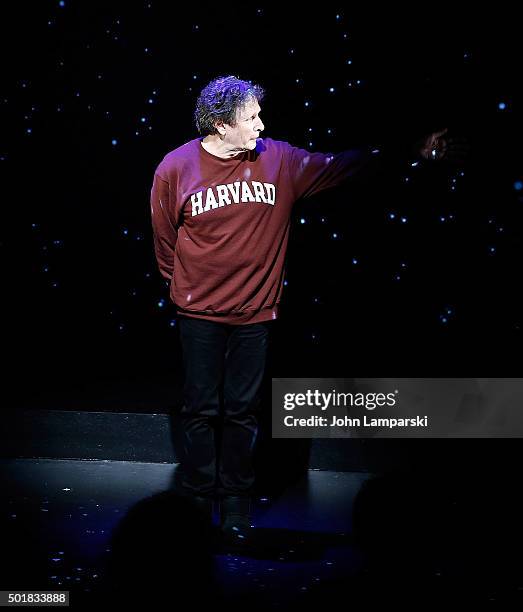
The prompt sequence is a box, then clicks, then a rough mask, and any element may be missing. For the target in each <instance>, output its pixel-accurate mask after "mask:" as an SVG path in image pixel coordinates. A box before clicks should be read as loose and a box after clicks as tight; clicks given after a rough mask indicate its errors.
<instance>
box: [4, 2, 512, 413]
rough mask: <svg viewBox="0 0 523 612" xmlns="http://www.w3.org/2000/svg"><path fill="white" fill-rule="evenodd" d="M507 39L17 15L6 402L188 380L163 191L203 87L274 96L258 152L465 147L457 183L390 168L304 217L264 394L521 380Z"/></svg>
mask: <svg viewBox="0 0 523 612" xmlns="http://www.w3.org/2000/svg"><path fill="white" fill-rule="evenodd" d="M513 22H514V17H513V16H511V15H509V14H505V15H504V16H503V17H502V18H495V17H493V16H492V15H491V16H489V18H488V19H485V20H484V21H481V20H480V16H479V15H478V14H477V13H476V15H475V18H474V20H473V21H471V20H470V19H469V18H468V17H467V18H462V17H460V16H458V15H457V14H456V13H455V12H451V11H450V10H449V11H448V12H446V13H444V12H441V13H439V14H438V13H437V12H427V13H423V12H421V10H419V11H418V13H416V12H411V11H409V12H407V11H404V12H403V13H402V12H401V11H397V10H395V11H392V10H391V9H389V11H388V12H386V13H383V12H382V13H379V14H376V13H375V14H371V13H369V14H366V15H364V14H362V13H361V12H357V11H355V10H353V8H352V7H350V6H348V5H343V4H338V5H329V4H325V3H321V5H319V6H316V7H311V8H301V9H299V10H298V9H296V8H288V9H281V8H280V7H276V6H263V5H256V4H249V3H248V4H247V5H243V4H241V3H239V4H237V5H227V6H223V7H220V6H218V5H214V4H213V5H212V6H204V7H202V6H200V5H196V4H191V3H187V5H186V6H184V7H180V5H179V4H175V3H171V2H159V1H158V0H151V1H143V2H108V3H106V2H104V3H101V2H79V1H76V2H75V1H72V0H64V1H57V2H38V3H36V2H35V3H29V4H27V3H23V4H20V5H18V6H16V5H14V4H12V5H11V6H10V7H9V9H8V10H7V9H5V11H4V19H3V22H2V26H1V27H2V46H3V49H2V57H3V59H4V75H5V76H4V83H3V84H4V87H3V93H2V96H1V108H2V117H3V128H2V136H3V138H2V142H1V145H0V146H1V150H0V162H1V167H2V168H3V170H4V181H3V185H4V201H3V207H2V216H3V223H2V232H1V249H2V254H3V257H2V279H3V283H2V286H3V290H4V291H3V314H4V316H3V322H4V353H5V355H6V356H7V360H6V361H7V364H6V365H5V366H4V375H5V380H6V384H7V387H8V388H11V390H12V391H13V392H14V393H13V394H14V395H16V396H18V397H21V396H23V397H24V398H26V399H27V398H31V401H33V400H35V398H37V397H41V396H42V394H45V393H53V392H56V391H57V390H58V389H60V390H62V392H64V393H69V397H73V396H74V394H75V393H78V392H79V390H80V389H82V388H84V389H85V388H87V387H89V385H95V384H96V383H97V381H111V380H120V381H124V382H125V381H128V380H157V381H161V380H164V381H167V380H172V379H174V378H176V377H177V376H178V374H179V371H180V368H181V355H180V347H179V342H178V337H177V326H176V317H175V312H174V309H173V307H172V305H171V304H170V303H169V297H168V288H167V286H166V283H165V281H164V280H163V279H162V278H161V276H160V273H159V271H158V269H157V266H156V261H155V259H154V252H153V246H152V233H151V224H150V216H149V215H150V210H149V193H150V188H151V183H152V177H153V173H154V169H155V168H156V166H157V164H158V163H159V162H160V161H161V159H162V158H163V156H164V155H165V154H166V153H167V152H168V151H170V150H172V149H174V148H177V147H178V146H180V145H182V144H183V143H185V142H187V141H188V140H191V139H192V138H195V137H196V136H197V135H198V134H197V132H196V129H195V126H194V123H193V115H192V114H193V108H194V104H195V101H196V98H197V95H198V93H199V91H200V90H201V89H202V88H203V87H204V86H205V85H206V84H207V83H208V82H209V81H210V80H211V79H212V78H215V77H216V76H219V75H225V74H235V75H237V76H239V77H241V78H245V79H250V80H253V81H255V82H259V83H260V84H261V85H263V86H264V87H265V89H266V91H267V96H266V99H265V100H264V101H263V104H262V113H261V116H262V119H263V121H264V124H265V132H264V133H263V135H264V136H268V137H272V138H274V139H277V140H287V141H289V142H291V143H292V144H294V145H296V146H300V147H303V148H306V149H309V150H311V151H323V152H339V151H341V150H344V149H348V148H351V147H353V146H360V145H363V144H376V145H379V144H382V143H389V145H390V144H394V143H396V142H397V143H398V145H400V144H401V143H404V142H407V141H411V140H413V139H415V138H417V137H419V136H420V135H423V134H428V133H430V132H431V131H434V130H437V129H442V128H444V127H448V128H449V135H455V136H460V137H466V138H467V139H468V140H469V143H470V145H471V153H470V156H469V159H468V160H467V161H466V162H465V163H464V164H461V165H458V166H452V165H449V164H446V163H440V164H428V163H419V164H415V163H414V162H413V163H410V162H402V163H396V164H391V165H390V166H389V167H386V168H384V169H383V170H382V171H381V172H380V174H379V176H376V177H373V178H372V179H371V180H367V181H363V180H361V181H359V180H355V181H353V182H352V183H351V182H346V183H344V184H343V185H341V186H340V187H338V188H336V189H333V190H329V191H326V192H323V193H321V194H318V195H317V196H315V197H314V198H311V199H310V200H306V201H300V202H297V203H296V205H295V207H294V212H293V218H292V229H291V238H290V244H289V251H288V267H287V279H286V285H285V288H284V293H283V301H282V304H281V318H280V319H279V320H278V321H276V323H275V328H274V338H273V346H272V354H271V357H270V368H271V375H272V376H275V377H276V376H300V377H309V376H310V377H314V376H320V377H351V376H353V375H355V376H369V377H372V376H384V375H385V376H405V377H409V376H429V377H430V376H513V375H517V374H516V372H517V359H514V357H513V355H514V354H516V355H519V354H520V351H521V325H522V314H521V313H522V298H521V296H520V293H521V292H520V290H519V289H518V286H519V283H520V265H521V261H522V258H521V250H522V249H521V235H522V229H521V228H522V209H523V189H522V187H523V165H522V164H521V153H520V150H519V149H520V147H519V144H518V143H519V142H521V112H520V108H521V95H520V92H519V91H518V89H517V80H518V76H517V74H518V70H517V64H518V49H517V36H516V34H515V32H514V31H513V29H512V26H511V25H510V24H511V23H513ZM487 25H488V29H487ZM263 135H262V136H263ZM145 403H146V402H145ZM144 405H145V404H144ZM127 407H128V408H129V405H128V406H127ZM142 408H143V407H142ZM131 409H132V408H131Z"/></svg>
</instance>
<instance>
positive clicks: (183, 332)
mask: <svg viewBox="0 0 523 612" xmlns="http://www.w3.org/2000/svg"><path fill="white" fill-rule="evenodd" d="M178 323H179V330H180V341H181V344H182V352H183V363H184V369H185V383H184V390H183V406H182V409H181V412H180V423H181V427H182V430H183V433H182V438H183V455H184V456H183V457H182V458H181V474H182V477H181V485H182V487H183V489H184V491H185V492H187V493H189V494H192V495H200V496H204V497H223V496H226V495H237V496H250V495H251V494H252V490H253V485H254V469H253V461H252V458H253V449H254V444H255V441H256V437H257V434H258V418H257V412H258V410H259V408H260V404H261V395H260V388H261V384H262V381H263V377H264V372H265V364H266V355H267V347H268V336H269V326H270V322H263V323H252V324H247V325H228V324H226V323H217V322H214V321H206V320H204V319H192V318H187V317H185V318H184V317H179V318H178ZM222 383H223V414H222V413H221V411H220V391H221V385H222ZM220 419H221V428H220V429H221V444H217V442H218V439H217V436H216V427H215V426H216V425H217V424H218V423H219V420H220ZM219 447H221V450H220V449H219Z"/></svg>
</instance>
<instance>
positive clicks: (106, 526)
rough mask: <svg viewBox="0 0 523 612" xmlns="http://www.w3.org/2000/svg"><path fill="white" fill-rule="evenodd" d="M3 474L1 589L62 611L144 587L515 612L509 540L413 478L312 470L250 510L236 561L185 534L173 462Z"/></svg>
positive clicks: (255, 599) (49, 465)
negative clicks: (46, 599) (49, 595)
mask: <svg viewBox="0 0 523 612" xmlns="http://www.w3.org/2000/svg"><path fill="white" fill-rule="evenodd" d="M1 466H2V471H3V477H2V481H3V485H2V486H3V491H2V528H3V532H4V533H3V535H2V538H3V539H2V542H3V546H2V552H3V561H4V564H5V569H4V570H3V572H2V585H1V587H0V590H6V589H17V590H36V589H46V590H69V591H70V601H71V607H80V606H81V605H82V604H85V605H87V606H90V605H92V604H93V603H94V602H98V601H99V600H100V599H104V598H106V597H116V598H117V599H121V600H122V601H131V602H132V601H135V602H138V601H139V600H140V597H145V599H146V600H147V597H146V596H145V595H143V593H142V587H143V585H144V584H145V585H147V588H149V589H150V590H151V591H154V590H155V589H156V592H157V595H158V597H160V598H162V600H163V599H165V598H168V599H169V600H170V602H171V603H172V604H173V605H174V604H175V603H176V602H177V601H179V600H180V601H181V600H183V598H184V597H185V598H188V600H189V601H193V602H194V604H197V603H198V602H199V601H200V600H201V601H205V597H208V599H209V600H210V601H211V602H217V601H218V600H219V599H220V598H223V600H225V601H226V602H228V603H230V604H231V608H229V609H235V608H236V606H237V607H238V609H239V608H242V609H251V610H252V609H267V608H276V609H282V610H283V609H300V610H301V609H303V608H304V607H307V606H308V605H311V606H314V607H316V606H317V605H321V604H329V603H330V602H331V600H333V598H334V597H336V598H337V599H338V601H339V598H343V600H344V601H345V604H346V605H350V604H351V603H355V602H358V603H364V602H385V601H388V602H389V603H390V602H392V601H396V602H401V601H404V602H405V601H409V600H412V601H414V602H419V603H422V602H423V603H426V602H429V601H430V602H432V603H433V602H434V601H438V602H449V601H450V600H452V601H456V600H458V601H463V602H475V601H499V600H510V601H511V602H514V601H519V602H521V601H522V600H523V582H522V581H520V576H521V572H520V569H521V568H520V566H518V564H517V562H515V561H514V559H516V558H517V556H518V555H517V554H515V553H516V551H514V555H512V553H511V546H510V544H509V543H508V542H507V541H506V538H507V536H508V535H509V534H510V533H512V532H511V531H510V530H507V529H506V528H505V529H503V528H500V527H497V528H496V529H497V531H493V529H492V526H489V525H487V524H484V525H483V527H484V529H483V531H482V532H479V529H481V524H482V521H479V520H478V515H481V516H483V513H482V512H481V509H480V508H478V512H476V518H474V516H471V515H470V514H469V511H470V509H471V508H472V505H473V503H480V501H481V498H480V497H478V498H472V497H471V496H470V495H468V496H465V497H461V498H460V495H459V488H453V489H452V490H449V491H447V492H446V496H445V499H444V500H442V499H441V495H439V494H437V493H435V492H431V491H430V490H429V489H428V488H427V486H426V485H423V486H420V488H419V490H417V489H416V483H415V482H414V481H413V480H412V479H409V478H403V477H402V478H398V477H395V476H391V477H389V478H388V479H387V478H385V479H384V478H374V477H373V476H372V475H371V474H366V473H353V472H332V471H319V470H309V471H308V473H307V476H306V477H305V478H304V479H302V480H301V481H300V482H298V483H297V484H295V485H293V486H292V487H290V488H289V489H288V490H286V491H285V493H283V494H282V495H281V496H280V497H279V498H278V499H268V498H264V497H260V498H257V499H256V503H255V512H254V520H253V524H254V526H255V528H256V533H257V540H256V545H255V547H254V548H253V549H252V550H250V551H249V552H248V553H246V554H235V553H230V552H226V551H224V550H220V549H219V548H217V547H216V546H208V541H207V540H206V536H205V535H204V534H205V533H206V532H205V529H204V528H202V529H199V528H198V525H197V523H192V522H191V521H192V518H193V517H191V516H190V513H187V512H186V510H187V507H186V506H185V505H184V500H183V499H181V498H179V496H178V495H177V494H176V493H174V492H173V482H174V474H175V471H176V467H177V466H176V464H174V465H173V464H161V463H136V462H120V461H79V460H53V459H4V460H2V461H1ZM487 492H488V486H487V487H486V488H485V492H484V493H485V495H486V494H487ZM507 518H508V519H509V520H510V516H509V515H507ZM217 520H218V516H217V515H216V514H215V517H214V522H215V524H216V522H217ZM117 527H118V529H119V531H118V530H116V528H117ZM505 527H506V526H505ZM115 530H116V531H118V533H119V536H118V538H117V539H116V540H114V541H113V540H112V537H113V535H114V533H115ZM518 533H519V532H518ZM517 541H518V538H517V537H515V539H514V541H513V544H514V545H515V543H516V542H517ZM115 576H116V578H115ZM213 580H214V583H213V582H212V581H213ZM155 581H157V582H156V583H155ZM115 584H116V585H117V586H116V587H115V586H114V585H115ZM213 585H214V587H213ZM213 588H214V590H213ZM115 593H116V595H115ZM151 600H153V601H154V595H151Z"/></svg>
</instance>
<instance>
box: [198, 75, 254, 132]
mask: <svg viewBox="0 0 523 612" xmlns="http://www.w3.org/2000/svg"><path fill="white" fill-rule="evenodd" d="M264 96H265V90H264V89H263V87H261V86H260V85H257V84H255V83H252V82H251V81H243V80H242V79H239V78H238V77H235V76H221V77H218V78H217V79H214V80H212V81H211V82H210V83H209V84H208V85H206V86H205V87H204V89H203V90H202V91H201V93H200V95H199V97H198V100H197V102H196V110H195V111H194V120H195V122H196V128H197V129H198V132H199V133H200V134H202V135H204V136H207V135H209V134H217V133H218V130H217V129H216V128H215V127H214V123H215V122H216V121H223V123H227V124H228V125H232V126H233V127H234V126H235V125H236V116H237V112H238V111H240V110H241V109H243V107H244V106H245V104H246V103H247V102H249V101H250V100H251V99H253V98H254V99H256V100H257V101H258V102H260V101H261V100H263V97H264Z"/></svg>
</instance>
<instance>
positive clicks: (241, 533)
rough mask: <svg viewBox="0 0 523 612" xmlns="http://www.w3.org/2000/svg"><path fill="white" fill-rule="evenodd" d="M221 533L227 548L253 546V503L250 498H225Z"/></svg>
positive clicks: (222, 503) (222, 507)
mask: <svg viewBox="0 0 523 612" xmlns="http://www.w3.org/2000/svg"><path fill="white" fill-rule="evenodd" d="M220 514H221V516H220V531H221V534H222V542H223V544H224V545H225V546H226V547H230V548H234V549H239V550H241V549H244V548H245V547H247V546H249V545H251V544H252V540H253V533H254V531H253V528H252V526H251V523H252V502H251V500H250V498H248V497H235V496H228V497H224V498H223V499H222V500H221V503H220Z"/></svg>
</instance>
